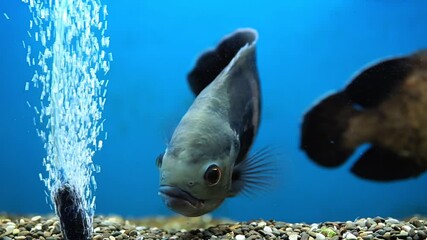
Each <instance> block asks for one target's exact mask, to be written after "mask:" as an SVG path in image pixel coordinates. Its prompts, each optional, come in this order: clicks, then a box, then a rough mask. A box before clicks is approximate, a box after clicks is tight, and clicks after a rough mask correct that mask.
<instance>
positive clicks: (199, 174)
mask: <svg viewBox="0 0 427 240" xmlns="http://www.w3.org/2000/svg"><path fill="white" fill-rule="evenodd" d="M210 147H212V146H210ZM202 149H205V146H202V145H197V144H195V145H193V147H190V146H188V148H174V149H170V148H168V149H167V150H166V151H165V153H164V154H161V155H160V156H159V157H158V158H157V165H158V167H159V170H160V189H159V195H160V196H161V197H162V199H163V201H164V203H165V204H166V206H167V207H168V208H170V209H171V210H173V211H175V212H177V213H180V214H182V215H184V216H188V217H196V216H200V215H203V214H205V213H208V212H211V211H213V210H214V209H216V208H217V207H218V206H219V205H221V203H222V202H223V201H224V199H225V198H226V197H228V196H229V194H228V193H229V191H230V188H231V178H232V171H233V164H234V159H235V158H236V156H237V152H238V150H236V149H234V147H233V146H230V147H229V149H226V150H224V149H221V150H220V151H207V150H206V149H205V150H202ZM211 150H212V149H211ZM214 152H215V154H210V153H214Z"/></svg>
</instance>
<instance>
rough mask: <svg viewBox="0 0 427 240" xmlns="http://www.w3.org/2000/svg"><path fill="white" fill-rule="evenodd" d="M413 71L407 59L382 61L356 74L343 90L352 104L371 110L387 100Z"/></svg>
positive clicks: (409, 59) (409, 60) (410, 62)
mask: <svg viewBox="0 0 427 240" xmlns="http://www.w3.org/2000/svg"><path fill="white" fill-rule="evenodd" d="M412 69H413V66H412V60H411V58H409V57H400V58H393V59H389V60H385V61H382V62H380V63H378V64H375V65H374V66H371V67H369V68H368V69H366V70H364V71H362V73H360V74H358V75H357V76H356V77H355V78H354V79H353V80H352V81H351V83H350V84H349V85H348V86H347V87H346V88H345V92H346V93H347V95H348V96H349V97H350V99H351V101H352V102H353V103H356V104H358V105H360V106H361V107H363V108H372V107H375V106H377V105H378V104H379V103H381V102H382V101H383V100H384V99H386V98H388V97H389V96H390V94H392V93H393V90H394V89H395V88H396V87H398V86H399V85H400V84H401V83H402V82H403V81H404V80H405V79H406V77H407V76H408V75H409V74H410V73H411V71H412Z"/></svg>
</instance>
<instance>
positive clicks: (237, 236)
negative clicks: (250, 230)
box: [235, 234, 246, 240]
mask: <svg viewBox="0 0 427 240" xmlns="http://www.w3.org/2000/svg"><path fill="white" fill-rule="evenodd" d="M235 239H236V240H245V239H246V237H245V235H241V234H239V235H236V237H235Z"/></svg>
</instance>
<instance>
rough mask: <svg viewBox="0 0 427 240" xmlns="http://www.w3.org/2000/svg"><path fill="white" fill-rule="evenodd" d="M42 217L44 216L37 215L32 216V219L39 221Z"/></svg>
mask: <svg viewBox="0 0 427 240" xmlns="http://www.w3.org/2000/svg"><path fill="white" fill-rule="evenodd" d="M40 219H42V217H41V216H35V217H32V218H31V221H33V222H37V221H39V220H40Z"/></svg>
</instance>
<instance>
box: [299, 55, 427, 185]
mask: <svg viewBox="0 0 427 240" xmlns="http://www.w3.org/2000/svg"><path fill="white" fill-rule="evenodd" d="M364 143H370V147H369V148H368V149H367V150H366V151H365V152H364V153H363V154H362V155H361V156H360V157H359V158H358V160H357V161H356V163H355V164H354V165H353V167H352V168H351V171H352V172H353V173H354V174H356V175H357V176H359V177H361V178H365V179H369V180H376V181H393V180H399V179H405V178H409V177H416V176H418V175H420V174H421V173H423V172H424V171H426V169H427V52H426V51H421V52H416V53H414V54H412V55H410V56H405V57H399V58H393V59H389V60H386V61H383V62H380V63H378V64H376V65H374V66H371V67H369V68H368V69H366V70H364V71H363V72H362V73H360V74H359V75H357V76H356V78H355V79H354V80H353V81H351V83H350V84H349V85H348V86H347V87H346V88H345V89H344V90H342V91H340V92H338V93H335V94H332V95H330V96H328V97H327V98H325V99H323V100H322V101H320V102H319V103H318V104H317V105H316V106H315V107H314V108H312V109H311V110H310V111H309V112H308V113H307V114H306V115H305V116H304V121H303V124H302V138H301V148H302V149H303V150H304V151H305V152H306V153H307V155H308V156H309V157H310V158H311V159H312V160H314V161H315V162H316V163H318V164H320V165H322V166H326V167H336V166H339V165H341V164H342V163H344V162H345V161H346V160H347V159H348V158H349V157H350V156H351V155H352V154H353V152H354V150H355V149H356V148H357V147H358V146H359V145H361V144H364Z"/></svg>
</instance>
